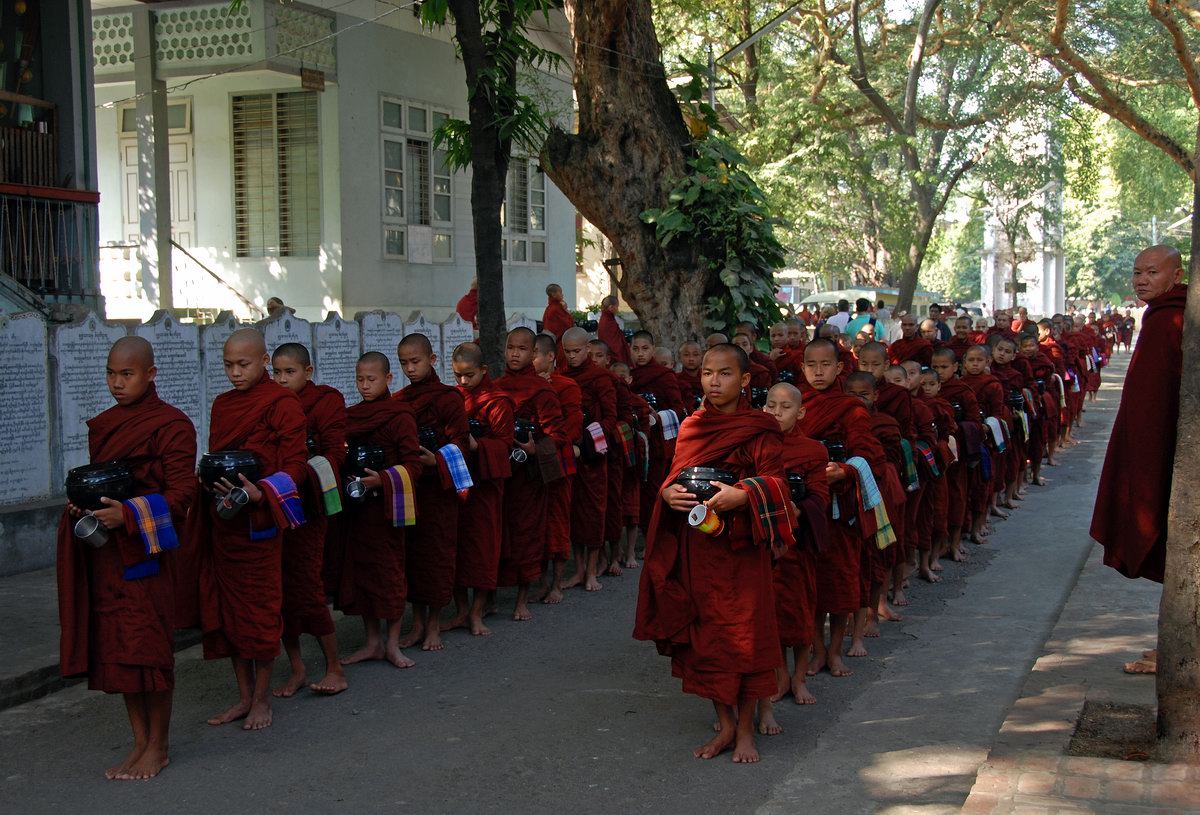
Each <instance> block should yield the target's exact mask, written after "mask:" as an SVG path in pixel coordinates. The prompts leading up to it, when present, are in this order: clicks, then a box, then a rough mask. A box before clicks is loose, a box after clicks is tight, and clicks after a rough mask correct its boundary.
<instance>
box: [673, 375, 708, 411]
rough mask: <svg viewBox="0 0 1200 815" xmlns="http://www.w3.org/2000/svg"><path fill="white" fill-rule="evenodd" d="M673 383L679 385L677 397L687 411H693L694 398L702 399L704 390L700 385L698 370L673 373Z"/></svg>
mask: <svg viewBox="0 0 1200 815" xmlns="http://www.w3.org/2000/svg"><path fill="white" fill-rule="evenodd" d="M675 381H676V382H677V383H678V384H679V395H680V396H681V397H683V402H684V404H685V405H686V406H687V409H688V410H689V411H691V410H693V409H695V405H696V397H697V396H699V397H700V398H701V399H703V398H704V388H703V387H702V386H701V384H700V370H699V369H696V370H695V371H689V370H686V369H681V370H679V371H676V372H675Z"/></svg>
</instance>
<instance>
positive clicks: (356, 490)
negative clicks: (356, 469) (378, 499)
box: [346, 478, 367, 502]
mask: <svg viewBox="0 0 1200 815" xmlns="http://www.w3.org/2000/svg"><path fill="white" fill-rule="evenodd" d="M346 497H347V498H349V499H350V500H351V501H355V502H358V501H362V500H363V499H364V498H366V497H367V485H366V484H364V483H363V480H362V479H361V478H352V479H350V481H348V482H346Z"/></svg>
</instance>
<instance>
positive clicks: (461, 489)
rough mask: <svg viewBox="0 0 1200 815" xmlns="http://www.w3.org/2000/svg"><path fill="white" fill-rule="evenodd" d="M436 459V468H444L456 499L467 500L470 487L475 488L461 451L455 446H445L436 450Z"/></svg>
mask: <svg viewBox="0 0 1200 815" xmlns="http://www.w3.org/2000/svg"><path fill="white" fill-rule="evenodd" d="M437 457H438V467H445V468H446V472H447V474H448V475H449V477H450V482H451V483H452V484H454V491H455V492H457V493H458V497H459V498H461V499H462V500H464V501H465V500H467V495H468V494H469V493H470V491H471V487H474V486H475V481H474V479H472V478H471V471H470V470H469V469H467V461H466V459H465V458H463V454H462V450H460V449H459V448H458V445H457V444H446V445H443V446H442V447H441V448H439V449H438V451H437Z"/></svg>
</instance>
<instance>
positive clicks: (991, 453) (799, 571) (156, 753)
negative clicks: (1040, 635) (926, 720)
mask: <svg viewBox="0 0 1200 815" xmlns="http://www.w3.org/2000/svg"><path fill="white" fill-rule="evenodd" d="M552 300H553V297H552ZM613 310H615V308H614V309H613ZM606 317H607V319H606ZM1056 321H1057V322H1056ZM1056 321H1043V323H1041V324H1039V325H1037V326H1027V327H1024V330H1022V331H1021V332H1019V333H1017V332H1013V331H1010V330H1009V328H1008V327H1007V324H1002V325H1003V326H1004V327H1002V328H997V329H994V330H991V331H989V332H988V334H989V336H987V337H973V336H968V337H965V338H963V337H958V336H956V338H955V339H954V340H952V341H951V342H949V343H947V344H945V345H944V346H940V345H938V344H937V343H932V342H930V341H928V340H926V339H924V338H922V337H920V336H919V335H917V333H916V326H915V324H910V323H912V321H911V320H910V321H907V322H905V323H904V337H903V339H901V340H899V341H897V342H896V343H894V344H893V345H892V346H891V347H890V348H889V347H886V346H883V345H881V344H878V343H874V342H869V343H861V344H859V345H858V346H855V345H854V343H851V342H846V341H845V340H846V338H845V337H840V338H839V337H834V338H833V339H829V338H827V337H818V338H816V339H814V340H812V341H807V336H806V332H805V330H804V328H803V326H802V325H801V324H800V323H798V322H792V323H783V324H780V325H777V326H772V327H771V329H770V332H769V336H770V350H769V351H768V350H761V349H760V348H759V346H758V338H757V336H756V332H755V329H754V326H752V325H745V324H743V325H740V326H738V328H737V331H736V332H735V336H734V338H733V341H732V342H731V341H730V340H729V338H728V337H727V336H724V335H712V336H710V337H708V338H707V340H706V343H705V346H706V347H702V346H701V344H700V343H698V342H687V343H684V344H683V345H682V346H681V347H680V348H679V349H678V359H679V365H678V366H676V365H675V353H672V352H671V351H669V350H667V349H663V348H661V347H657V346H656V344H655V339H654V337H653V336H652V335H651V334H649V332H645V331H639V332H637V333H635V334H633V336H632V342H630V343H628V344H626V340H625V337H624V336H623V335H622V334H621V333H620V332H619V330H618V331H616V332H614V331H613V328H614V327H615V322H614V321H613V317H612V314H611V312H610V311H606V312H605V313H604V314H602V315H601V320H600V326H599V331H598V334H599V335H600V337H606V338H607V341H606V339H593V338H591V336H590V335H589V334H588V333H587V332H586V331H584V330H583V329H582V328H577V327H567V326H565V325H563V326H561V328H562V331H561V336H555V334H553V333H542V334H536V335H535V333H534V332H533V331H531V330H529V329H526V328H518V329H515V330H513V331H511V332H509V334H508V335H507V338H506V340H505V348H504V350H503V364H504V370H503V371H502V372H501V373H500V375H498V376H493V373H494V372H493V371H490V370H489V369H488V366H487V365H486V364H485V362H484V355H483V353H482V351H481V349H480V348H479V346H478V345H476V344H474V343H466V344H463V345H461V346H459V347H458V348H456V349H455V350H454V352H453V358H452V360H451V363H452V368H453V371H454V377H455V380H456V382H455V384H454V385H451V384H448V383H443V382H441V381H440V380H439V378H438V375H437V373H436V362H437V358H436V356H435V355H434V353H433V351H432V349H431V347H430V345H429V342H428V340H427V339H426V338H425V337H423V336H421V335H416V334H414V335H409V336H407V337H405V338H404V339H403V340H402V341H401V342H400V344H399V347H398V358H399V361H400V365H401V367H402V369H403V373H404V374H405V376H406V377H407V379H408V380H409V383H410V384H408V385H406V386H405V387H403V388H401V389H399V390H396V391H395V392H393V390H392V384H393V378H394V376H395V372H394V371H392V370H391V369H390V363H389V361H388V358H387V357H386V356H384V355H382V354H378V353H367V354H364V355H363V356H362V357H361V358H360V360H359V361H358V364H357V368H356V386H357V390H358V395H359V396H360V397H361V401H360V402H358V403H357V404H355V405H353V406H351V407H349V408H347V407H346V403H345V399H344V397H343V395H342V394H341V393H339V392H338V391H336V390H335V389H333V388H330V387H328V386H324V385H317V384H315V383H313V382H312V381H311V377H312V365H311V360H310V359H309V355H308V351H307V349H305V348H304V347H303V346H300V345H294V344H288V345H284V346H280V347H279V348H276V349H270V350H268V349H267V348H266V346H265V343H264V340H263V337H262V335H261V334H259V333H258V332H257V331H255V330H253V329H243V330H240V331H237V332H235V333H234V334H233V335H232V336H231V337H230V338H229V340H228V341H227V342H226V344H225V347H224V366H225V370H226V373H227V375H228V377H229V380H230V383H231V385H232V389H231V390H230V391H228V392H227V393H225V394H222V395H221V396H219V397H218V398H217V399H216V400H215V402H214V404H213V407H212V415H211V419H210V424H209V428H210V438H209V447H210V449H211V450H236V451H240V452H241V453H243V454H245V453H249V454H252V455H253V457H254V459H255V460H256V461H257V462H258V465H259V469H260V470H261V473H262V474H263V475H264V476H265V477H263V478H261V479H259V480H252V479H249V478H246V477H245V476H244V475H242V476H240V477H238V478H236V479H233V480H230V479H221V480H219V481H215V482H208V483H202V480H201V479H199V478H197V474H196V468H195V461H196V458H197V455H196V453H197V450H196V433H195V429H194V427H193V426H192V424H191V422H190V421H189V420H188V418H187V417H186V416H185V415H184V414H183V413H182V412H181V411H179V410H177V409H176V408H174V407H172V406H170V405H168V404H166V403H165V402H163V401H162V400H161V399H160V398H159V397H158V396H157V394H156V392H155V387H154V377H155V374H156V368H155V366H154V357H153V350H152V348H151V347H150V345H149V344H148V343H146V342H145V341H144V340H142V339H140V338H136V337H127V338H123V339H121V340H119V341H118V342H117V343H116V344H115V345H114V346H113V348H112V350H111V352H110V354H109V358H108V363H107V372H106V375H107V381H108V385H109V389H110V392H111V393H112V395H113V397H114V400H115V401H116V404H115V405H114V406H113V407H112V408H110V409H109V410H107V411H105V412H103V413H101V414H100V415H99V416H97V417H95V418H93V419H92V420H91V421H90V422H89V423H88V427H89V449H90V454H91V460H92V461H93V462H113V461H116V462H123V463H124V464H125V465H126V466H127V467H128V468H129V469H130V470H131V471H132V474H133V480H134V483H135V486H134V489H133V491H132V492H133V493H134V494H133V495H132V496H130V497H127V498H124V499H122V500H115V499H113V498H108V497H106V498H105V499H103V507H102V508H100V509H95V510H86V511H85V510H84V509H82V508H81V507H77V506H73V505H69V506H68V507H67V509H66V511H65V512H64V515H63V521H62V523H61V525H60V529H59V540H58V571H59V603H60V617H61V623H62V641H61V661H62V671H63V674H64V675H65V676H86V677H87V678H88V682H89V686H90V687H92V688H94V689H98V690H102V691H106V692H109V693H121V694H123V695H124V698H125V703H126V710H127V712H128V715H129V720H130V724H131V728H132V732H133V741H134V744H133V748H132V750H131V751H130V753H129V755H128V756H127V757H126V758H125V759H124V760H123V761H121V762H120V763H118V764H116V765H114V766H113V767H111V768H109V769H108V770H107V771H106V775H107V776H108V777H109V778H112V779H145V778H150V777H153V776H154V775H156V774H157V773H158V772H159V771H161V769H162V768H163V767H165V766H166V765H167V763H168V762H169V758H168V733H169V723H170V710H171V698H172V691H173V688H174V657H173V648H172V646H173V643H172V634H173V631H174V630H175V629H177V628H199V629H200V630H201V632H202V635H203V650H204V656H205V658H208V659H218V658H229V659H230V660H231V662H232V665H233V670H234V675H235V679H236V684H237V697H238V698H237V701H236V702H235V703H234V704H233V705H232V706H231V707H230V708H229V709H227V710H225V711H222V712H220V713H218V714H216V715H214V716H213V717H212V718H211V719H210V720H209V723H210V724H212V725H222V724H226V723H229V722H234V721H241V722H242V723H243V724H242V726H243V727H244V728H245V729H247V730H256V729H261V728H264V727H267V726H269V725H270V724H271V715H272V714H271V698H272V695H274V696H289V695H293V694H295V693H296V692H298V691H300V690H301V689H303V688H305V687H306V686H307V687H308V688H309V689H310V690H311V691H313V692H315V693H320V694H336V693H340V692H341V691H343V690H345V689H346V687H347V680H346V672H345V670H344V667H343V666H344V665H346V664H352V663H356V662H362V661H366V660H386V661H388V662H390V663H391V664H393V665H395V666H396V667H398V668H407V667H410V666H411V665H413V661H412V660H411V659H410V658H409V657H408V656H407V655H406V654H405V653H404V649H406V648H410V647H415V646H418V645H419V646H420V647H421V648H422V649H423V650H426V651H436V650H440V649H441V648H442V647H443V643H442V632H443V630H445V629H447V628H460V627H461V628H464V629H467V630H469V632H470V633H471V634H474V635H477V636H486V635H489V634H490V633H491V632H490V630H489V629H488V627H487V626H486V625H485V622H484V621H485V617H486V616H487V615H488V614H489V613H492V611H494V605H495V592H496V589H498V588H503V587H515V588H516V601H515V606H514V608H513V611H512V614H513V618H514V619H515V620H518V621H527V620H530V619H532V613H531V611H530V606H531V604H532V603H534V602H536V601H541V602H545V603H557V602H561V600H562V599H563V592H564V591H566V590H568V589H571V588H573V587H576V586H579V587H582V588H585V589H587V590H588V591H597V590H600V589H601V588H602V587H601V584H600V582H599V578H600V577H601V576H602V575H604V574H610V575H618V574H620V573H621V570H622V568H625V569H628V568H636V567H638V565H639V564H638V561H637V551H638V544H639V541H642V540H644V542H645V564H644V566H645V568H644V569H643V570H642V572H641V584H640V590H639V600H638V609H637V621H636V626H635V632H634V635H635V636H636V637H638V638H640V639H646V640H653V641H655V642H656V644H657V645H658V648H659V650H660V651H661V652H662V653H664V654H668V655H670V656H671V658H672V669H673V672H674V673H675V675H677V676H679V677H680V678H681V679H682V682H683V688H684V690H685V691H687V692H690V693H696V694H698V695H701V696H703V697H705V698H708V699H710V700H712V701H713V703H714V705H715V707H716V711H717V715H718V720H719V725H720V729H719V731H718V732H717V735H716V736H715V737H714V738H713V739H712V740H711V741H709V742H708V743H706V744H705V745H704V746H702V747H701V748H698V749H697V751H696V755H697V756H700V757H703V758H711V757H713V756H715V755H717V754H719V753H721V752H723V751H724V750H725V749H727V748H733V749H734V760H735V761H747V762H748V761H755V760H757V755H758V754H757V752H756V751H755V747H754V740H753V734H754V732H755V723H756V722H757V723H758V729H759V731H760V732H764V733H770V732H778V724H777V723H776V721H775V719H774V713H773V710H772V709H771V702H772V701H774V700H778V699H779V698H782V697H783V696H784V695H786V694H788V693H790V694H792V695H793V696H794V698H795V700H796V702H798V703H810V702H812V701H814V699H813V697H812V695H811V693H810V692H809V690H808V689H807V687H806V684H805V678H806V677H807V676H811V675H814V674H816V673H818V672H820V671H825V670H828V671H829V672H830V673H831V674H833V675H834V676H846V675H849V673H850V671H849V669H848V667H847V665H846V663H845V661H844V658H843V657H844V656H845V655H847V654H848V655H850V656H862V655H865V653H866V648H865V639H866V638H868V637H870V636H873V635H877V620H878V619H879V618H884V619H886V618H889V617H891V616H893V612H891V610H890V607H889V605H888V602H887V599H888V597H889V596H890V598H891V601H892V603H893V604H896V605H904V604H905V603H906V598H905V586H906V581H907V579H908V578H909V576H910V574H919V576H920V577H923V578H925V579H927V580H932V581H936V580H938V579H939V578H938V575H937V572H938V571H940V570H941V566H940V563H939V561H940V559H941V558H943V557H951V558H953V559H956V560H957V559H961V558H962V557H963V556H964V552H963V549H962V546H961V540H962V538H963V536H964V535H966V536H968V537H970V538H971V539H973V540H975V541H976V542H977V543H982V542H984V541H986V539H987V535H988V533H989V526H988V518H989V515H992V516H997V515H1000V516H1002V515H1003V512H1004V508H1005V507H1011V506H1013V504H1012V502H1013V501H1015V500H1019V498H1020V496H1021V492H1022V491H1023V488H1024V484H1025V483H1026V482H1027V481H1029V480H1032V481H1033V482H1034V483H1037V482H1038V479H1039V478H1040V476H1039V475H1038V471H1039V468H1040V465H1041V462H1042V460H1043V458H1044V457H1049V458H1050V459H1051V461H1052V459H1053V453H1054V451H1055V449H1056V448H1057V447H1058V446H1060V445H1062V444H1064V443H1068V442H1069V435H1070V429H1071V427H1072V425H1073V424H1075V423H1076V422H1077V421H1078V420H1079V417H1080V413H1081V412H1082V409H1083V394H1085V393H1086V392H1087V391H1089V390H1094V389H1095V387H1097V386H1098V371H1099V367H1100V365H1099V363H1100V362H1101V361H1102V360H1100V359H1099V355H1098V354H1097V353H1096V348H1095V344H1094V343H1093V342H1091V340H1090V339H1089V338H1088V335H1089V332H1087V331H1086V330H1083V329H1080V330H1078V331H1077V330H1075V327H1074V326H1073V325H1070V324H1069V321H1067V322H1064V321H1062V320H1061V319H1060V318H1056ZM956 328H957V326H956ZM1090 333H1094V332H1090ZM960 340H965V341H960ZM1085 341H1086V342H1085ZM363 451H369V452H371V454H372V455H374V456H375V458H370V457H369V456H366V457H361V459H360V456H363V455H364V453H363ZM368 459H369V461H368ZM696 467H709V468H715V469H717V470H719V471H721V472H725V473H729V474H731V477H730V478H728V479H726V481H727V482H728V483H726V481H721V480H713V481H711V482H709V483H710V485H711V487H712V490H713V491H714V494H713V495H711V496H710V497H706V498H705V500H704V501H703V506H702V507H699V509H700V510H701V511H700V512H697V511H696V510H697V508H698V505H699V504H701V501H700V500H699V499H700V497H701V496H700V495H698V494H697V492H696V491H695V489H694V488H692V487H687V486H684V485H683V484H684V483H691V482H682V483H681V476H686V475H687V474H688V473H690V472H692V470H691V468H696ZM789 473H790V474H792V476H793V478H792V479H790V480H789V478H788V475H789ZM351 481H353V487H354V488H355V489H354V490H352V491H351V490H349V487H350V484H349V482H351ZM797 481H798V482H802V486H796V485H795V484H794V483H793V482H797ZM239 482H240V483H239ZM702 486H703V485H702ZM689 490H692V491H689ZM235 496H236V497H238V500H240V501H241V502H244V503H245V504H246V507H245V509H244V510H243V511H240V512H239V511H237V503H238V502H237V501H235V500H234V498H235ZM231 508H232V511H231ZM84 515H93V516H95V518H96V520H97V521H99V523H100V524H102V525H103V526H104V527H105V528H106V529H107V530H108V532H109V540H108V542H107V543H106V544H104V545H101V546H94V545H88V543H87V542H85V541H83V540H81V539H80V538H79V537H77V535H76V531H75V524H76V523H77V521H78V520H79V519H80V518H81V517H82V516H84ZM571 561H573V566H572V568H571V570H570V571H569V572H568V569H567V566H568V563H569V562H571ZM330 600H331V601H332V605H333V606H334V607H335V608H337V609H340V610H341V611H342V612H344V613H345V614H346V615H350V616H358V617H361V618H362V621H363V625H364V628H365V644H364V646H363V647H362V648H361V649H359V650H357V651H355V652H354V653H352V654H350V655H348V656H345V657H344V658H340V657H339V651H338V647H337V641H336V634H335V631H334V624H333V620H332V617H331V614H330V610H329V605H328V602H329V601H330ZM452 604H453V605H454V607H455V608H454V611H453V612H452V613H451V615H450V616H449V619H448V620H446V621H443V620H442V611H443V609H446V608H448V607H449V606H451V605H452ZM409 606H411V612H412V613H411V621H412V622H411V626H410V627H409V629H408V630H407V631H404V630H402V625H401V624H402V621H403V620H404V619H405V617H406V609H407V608H408V607H409ZM827 624H828V635H826V633H825V632H826V625H827ZM304 634H308V635H312V636H314V637H316V638H317V639H318V641H319V642H320V645H321V648H322V651H323V652H324V656H325V663H326V670H325V674H324V676H323V677H322V678H321V679H319V680H318V681H315V682H312V683H308V682H307V675H306V669H305V664H304V661H303V659H302V657H301V651H300V641H299V640H300V637H301V635H304ZM847 636H848V637H849V638H850V641H851V642H850V648H849V651H848V652H847V651H844V646H843V643H844V640H845V638H846V637H847ZM281 642H282V644H283V649H284V650H285V651H286V654H287V657H288V659H289V661H290V666H291V670H290V675H289V678H288V680H287V682H286V683H285V684H284V685H283V686H281V687H278V688H275V689H274V691H272V688H271V687H270V682H271V672H272V668H273V665H274V662H275V660H276V658H277V657H278V655H279V652H280V643H281ZM789 650H791V651H792V652H793V656H794V660H795V667H794V669H793V670H791V671H787V670H786V669H785V663H786V656H787V653H788V651H789Z"/></svg>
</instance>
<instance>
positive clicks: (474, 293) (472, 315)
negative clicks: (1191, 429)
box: [454, 279, 479, 330]
mask: <svg viewBox="0 0 1200 815" xmlns="http://www.w3.org/2000/svg"><path fill="white" fill-rule="evenodd" d="M454 310H455V311H456V312H457V313H458V316H459V317H462V318H463V319H464V320H465V321H467V322H468V323H470V324H471V325H472V327H474V328H475V329H476V330H478V329H479V281H478V280H475V279H472V280H471V288H470V290H469V291H468V292H467V293H466V294H464V295H463V296H462V297H460V298H458V304H457V305H456V306H455V307H454Z"/></svg>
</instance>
